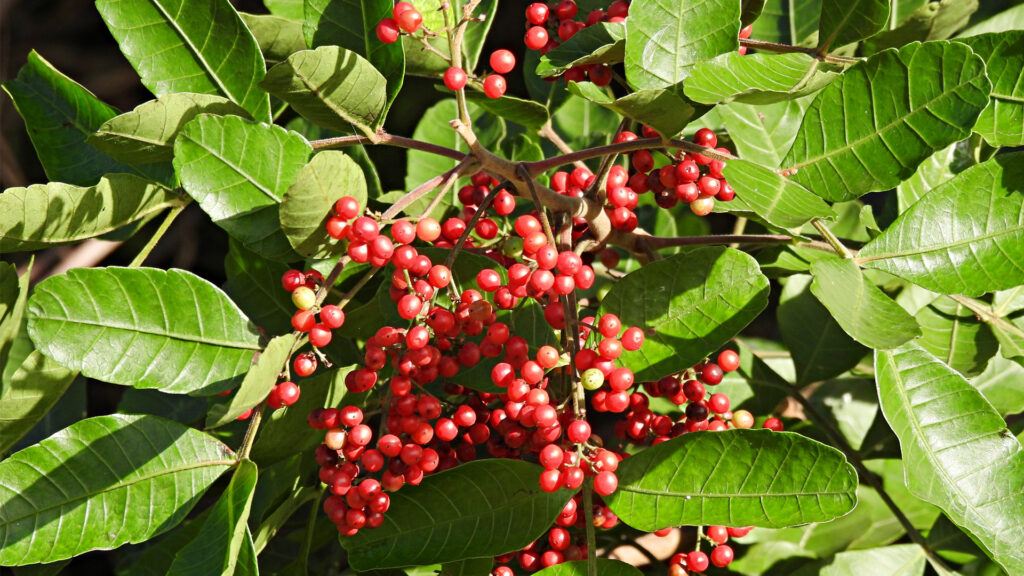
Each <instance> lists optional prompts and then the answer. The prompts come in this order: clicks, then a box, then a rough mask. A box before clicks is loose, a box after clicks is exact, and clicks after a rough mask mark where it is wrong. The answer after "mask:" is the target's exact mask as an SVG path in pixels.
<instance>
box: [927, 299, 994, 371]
mask: <svg viewBox="0 0 1024 576" xmlns="http://www.w3.org/2000/svg"><path fill="white" fill-rule="evenodd" d="M914 317H915V318H916V319H917V323H918V325H920V326H921V338H920V339H919V340H918V341H917V343H918V344H919V345H920V346H921V347H922V348H924V349H925V350H927V351H928V352H930V353H931V354H932V355H934V356H936V357H938V358H940V359H942V361H943V362H945V363H946V364H948V365H949V367H950V368H952V369H954V370H956V371H957V372H959V373H961V374H963V375H964V376H976V375H978V374H981V372H982V371H983V370H985V366H986V365H987V364H988V362H989V360H990V359H991V358H992V357H993V356H995V354H996V351H997V350H998V348H999V343H998V342H997V341H996V338H995V336H993V335H992V331H991V330H990V329H989V327H988V326H987V325H985V324H983V323H982V322H980V321H979V320H978V319H977V318H976V317H975V316H974V312H971V311H970V310H968V309H967V308H966V307H965V306H964V305H963V304H961V303H959V302H955V301H954V300H952V299H951V298H947V297H945V296H942V297H939V298H937V299H936V300H935V301H934V302H932V303H931V304H930V305H929V306H926V307H924V308H922V309H921V310H920V311H919V312H918V313H917V314H916V315H915V316H914Z"/></svg>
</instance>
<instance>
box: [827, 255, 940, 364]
mask: <svg viewBox="0 0 1024 576" xmlns="http://www.w3.org/2000/svg"><path fill="white" fill-rule="evenodd" d="M811 275H813V276H814V281H813V282H811V293H812V294H814V296H815V297H816V298H817V299H818V301H819V302H821V303H822V304H824V305H825V308H828V311H829V312H830V313H831V314H832V317H833V318H835V320H836V322H838V323H839V325H840V326H842V328H843V330H845V331H846V333H847V334H849V335H850V336H852V337H853V339H854V340H856V341H857V342H860V343H861V344H863V345H865V346H867V347H868V348H879V349H882V350H888V349H890V348H896V347H897V346H899V345H900V344H903V343H904V342H906V341H907V340H910V339H911V338H915V337H917V336H919V335H920V334H921V329H920V328H919V327H918V326H917V322H916V321H915V320H914V318H913V317H912V316H911V315H910V314H908V313H907V312H906V311H905V310H904V309H903V308H901V307H900V306H899V304H896V303H895V302H893V301H892V299H891V298H889V297H888V296H886V295H885V293H884V292H882V291H881V290H880V289H879V288H878V287H877V286H875V285H874V284H872V283H871V282H870V281H869V280H868V279H867V278H865V277H864V274H862V273H861V271H860V268H858V267H857V264H856V263H854V261H853V260H849V259H842V258H830V259H827V260H819V261H817V262H814V263H812V264H811Z"/></svg>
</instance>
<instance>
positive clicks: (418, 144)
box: [309, 131, 466, 160]
mask: <svg viewBox="0 0 1024 576" xmlns="http://www.w3.org/2000/svg"><path fill="white" fill-rule="evenodd" d="M309 144H310V146H312V147H313V150H326V149H328V148H342V147H344V146H358V145H363V144H386V145H390V146H396V147H398V148H407V149H409V150H420V151H422V152H429V153H431V154H437V155H438V156H444V157H446V158H451V159H452V160H462V159H463V158H464V157H465V156H466V154H465V153H463V152H459V151H458V150H455V149H454V148H447V147H445V146H439V145H437V144H431V143H430V142H423V141H420V140H414V139H412V138H406V137H404V136H395V135H394V134H388V133H387V132H384V131H381V132H378V133H377V136H376V138H375V139H371V138H369V137H367V136H338V137H337V138H324V139H322V140H313V141H312V142H310V143H309Z"/></svg>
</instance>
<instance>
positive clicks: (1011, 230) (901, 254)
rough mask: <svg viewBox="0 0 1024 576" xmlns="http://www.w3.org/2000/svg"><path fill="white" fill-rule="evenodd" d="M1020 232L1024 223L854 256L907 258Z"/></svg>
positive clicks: (859, 259)
mask: <svg viewBox="0 0 1024 576" xmlns="http://www.w3.org/2000/svg"><path fill="white" fill-rule="evenodd" d="M1018 232H1024V224H1021V225H1018V226H1013V227H1010V228H1002V229H999V230H996V231H993V232H989V233H987V234H983V235H981V236H973V237H971V238H965V239H963V240H957V241H955V242H951V243H948V244H943V245H935V246H925V247H923V248H920V249H917V250H907V251H904V252H889V253H883V254H876V255H872V256H858V257H856V258H854V261H855V262H857V263H858V264H862V263H864V262H872V261H874V260H885V259H889V258H907V257H910V256H918V255H921V254H928V253H931V252H939V251H942V250H950V249H952V248H960V247H962V246H966V245H968V244H973V243H975V242H984V241H986V240H992V239H994V238H998V237H1000V236H1003V235H1010V234H1016V233H1018ZM975 259H976V258H975Z"/></svg>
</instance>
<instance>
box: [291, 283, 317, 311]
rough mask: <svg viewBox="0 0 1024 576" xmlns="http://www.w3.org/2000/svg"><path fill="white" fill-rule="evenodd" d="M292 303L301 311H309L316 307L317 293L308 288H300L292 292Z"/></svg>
mask: <svg viewBox="0 0 1024 576" xmlns="http://www.w3.org/2000/svg"><path fill="white" fill-rule="evenodd" d="M292 303H293V304H295V307H296V308H298V309H300V310H309V309H310V308H312V307H313V306H314V305H316V292H313V291H312V290H310V289H309V288H307V287H306V286H299V287H298V288H296V289H295V290H294V291H293V292H292Z"/></svg>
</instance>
